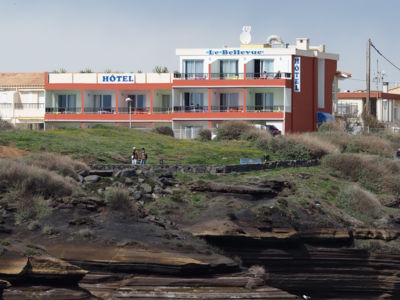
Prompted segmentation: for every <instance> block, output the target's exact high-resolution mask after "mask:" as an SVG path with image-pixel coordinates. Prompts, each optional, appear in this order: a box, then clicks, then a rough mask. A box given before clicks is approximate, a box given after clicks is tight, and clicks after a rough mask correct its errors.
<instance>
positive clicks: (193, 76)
mask: <svg viewBox="0 0 400 300" xmlns="http://www.w3.org/2000/svg"><path fill="white" fill-rule="evenodd" d="M174 79H183V80H205V79H208V73H174Z"/></svg>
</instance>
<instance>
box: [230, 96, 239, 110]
mask: <svg viewBox="0 0 400 300" xmlns="http://www.w3.org/2000/svg"><path fill="white" fill-rule="evenodd" d="M229 98H230V99H229V106H230V107H238V106H239V94H238V93H231V94H230V97H229Z"/></svg>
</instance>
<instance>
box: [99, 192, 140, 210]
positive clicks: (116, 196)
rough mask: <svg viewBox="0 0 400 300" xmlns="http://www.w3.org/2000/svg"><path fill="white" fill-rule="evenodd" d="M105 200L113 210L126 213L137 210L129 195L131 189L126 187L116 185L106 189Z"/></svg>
mask: <svg viewBox="0 0 400 300" xmlns="http://www.w3.org/2000/svg"><path fill="white" fill-rule="evenodd" d="M105 200H106V202H107V203H108V205H109V207H110V209H111V210H115V211H121V212H126V213H130V212H134V211H135V205H134V204H133V202H132V201H131V199H130V197H129V191H128V190H127V189H125V188H120V187H114V188H111V189H109V190H106V192H105Z"/></svg>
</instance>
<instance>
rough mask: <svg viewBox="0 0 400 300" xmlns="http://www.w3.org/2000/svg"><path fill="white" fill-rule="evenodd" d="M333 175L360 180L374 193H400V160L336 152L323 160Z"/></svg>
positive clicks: (323, 163)
mask: <svg viewBox="0 0 400 300" xmlns="http://www.w3.org/2000/svg"><path fill="white" fill-rule="evenodd" d="M322 165H323V166H324V167H327V168H330V169H331V170H332V171H333V175H336V176H339V177H343V178H345V179H349V180H351V181H354V182H359V183H360V184H361V185H362V186H363V187H364V188H366V189H368V190H370V191H372V192H374V193H389V194H394V195H400V162H398V161H393V160H390V159H384V158H382V157H379V156H375V155H365V154H364V155H363V154H336V155H328V156H326V157H324V159H323V160H322Z"/></svg>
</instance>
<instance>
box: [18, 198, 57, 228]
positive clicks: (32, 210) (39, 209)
mask: <svg viewBox="0 0 400 300" xmlns="http://www.w3.org/2000/svg"><path fill="white" fill-rule="evenodd" d="M14 201H15V202H16V209H17V210H16V212H15V222H16V223H17V224H22V223H25V222H29V221H35V220H38V219H40V218H42V217H45V216H47V215H49V214H50V213H51V207H50V206H49V205H48V204H47V203H46V201H45V200H44V199H43V198H42V197H40V196H32V197H28V196H26V195H17V197H16V198H15V199H14ZM31 226H33V225H31ZM28 228H29V227H28ZM29 229H30V228H29ZM30 230H31V229H30Z"/></svg>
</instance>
